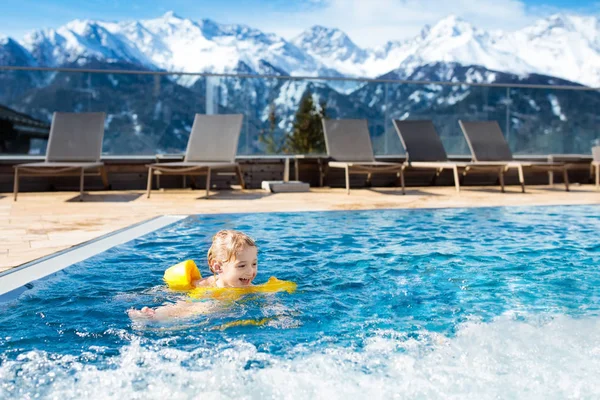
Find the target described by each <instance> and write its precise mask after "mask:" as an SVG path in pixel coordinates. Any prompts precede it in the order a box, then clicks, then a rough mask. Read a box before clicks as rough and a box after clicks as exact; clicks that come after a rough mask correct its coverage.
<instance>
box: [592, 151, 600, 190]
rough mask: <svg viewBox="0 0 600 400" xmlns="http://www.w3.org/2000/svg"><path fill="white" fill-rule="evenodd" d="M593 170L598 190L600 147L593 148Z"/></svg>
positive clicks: (599, 184) (599, 181)
mask: <svg viewBox="0 0 600 400" xmlns="http://www.w3.org/2000/svg"><path fill="white" fill-rule="evenodd" d="M592 157H593V160H592V168H594V170H595V172H596V189H600V146H594V147H592Z"/></svg>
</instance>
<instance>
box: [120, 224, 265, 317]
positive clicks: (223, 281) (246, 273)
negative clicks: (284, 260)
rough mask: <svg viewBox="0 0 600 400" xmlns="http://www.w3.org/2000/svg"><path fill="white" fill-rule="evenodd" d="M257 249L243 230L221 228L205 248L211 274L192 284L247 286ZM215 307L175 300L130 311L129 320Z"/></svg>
mask: <svg viewBox="0 0 600 400" xmlns="http://www.w3.org/2000/svg"><path fill="white" fill-rule="evenodd" d="M257 255H258V249H257V248H256V244H255V243H254V240H252V238H250V237H249V236H247V235H246V234H244V233H242V232H237V231H233V230H222V231H219V232H217V234H216V235H215V236H214V237H213V242H212V245H211V246H210V249H209V250H208V257H207V258H208V267H209V268H210V270H211V271H212V273H213V276H211V277H208V278H204V279H200V280H196V281H194V282H193V283H192V285H193V286H194V287H221V288H223V287H248V286H252V281H253V280H254V278H255V277H256V273H257V271H258V260H257ZM217 309H218V304H216V303H215V302H191V301H178V302H177V303H175V304H170V305H167V306H162V307H158V308H156V309H151V308H149V307H144V308H142V309H141V310H133V309H131V310H129V311H128V314H129V316H130V317H131V318H132V319H140V318H143V319H168V318H172V317H186V316H192V315H196V314H206V313H210V312H213V311H216V310H217Z"/></svg>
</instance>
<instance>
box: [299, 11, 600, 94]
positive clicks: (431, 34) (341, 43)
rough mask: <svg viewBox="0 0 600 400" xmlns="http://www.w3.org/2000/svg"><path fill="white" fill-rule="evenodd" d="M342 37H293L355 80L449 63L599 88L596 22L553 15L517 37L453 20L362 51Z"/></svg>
mask: <svg viewBox="0 0 600 400" xmlns="http://www.w3.org/2000/svg"><path fill="white" fill-rule="evenodd" d="M342 35H343V34H341V33H339V32H337V31H335V30H324V29H322V28H320V27H315V28H311V29H309V30H307V31H306V32H304V33H302V34H301V35H300V36H298V37H297V38H295V39H294V43H296V44H298V45H300V46H301V47H302V48H303V49H304V50H305V51H306V52H307V53H309V54H310V55H312V56H313V57H315V58H316V59H318V60H319V61H321V62H322V63H323V64H326V65H333V66H335V67H336V68H337V69H338V70H340V71H343V72H344V73H345V74H348V75H354V76H370V77H373V76H378V75H382V74H384V73H387V72H388V71H391V70H397V71H400V70H404V71H405V74H404V76H409V75H411V74H412V72H413V71H415V70H416V69H417V68H418V67H420V66H422V65H427V64H431V63H438V62H446V63H458V64H462V65H480V66H483V67H485V68H487V69H491V70H496V71H502V72H508V73H515V74H519V75H524V74H530V73H537V74H543V75H551V76H556V77H558V78H562V79H567V80H570V81H573V82H579V83H581V84H584V85H589V86H595V87H597V86H600V20H599V19H598V18H597V17H591V16H590V17H582V16H571V15H553V16H551V17H548V18H545V19H541V20H539V21H537V22H536V23H535V24H534V25H532V26H529V27H526V28H524V29H521V30H518V31H516V32H502V31H493V32H488V31H485V30H482V29H478V28H476V27H474V26H472V25H471V24H469V23H468V22H466V21H464V20H462V19H460V18H458V17H456V16H449V17H447V18H445V19H443V20H441V21H439V22H438V23H437V24H435V25H434V26H432V27H428V26H426V27H425V28H424V29H423V30H422V31H421V33H420V34H419V35H417V36H416V37H414V38H411V39H409V40H406V41H402V42H389V43H387V44H386V45H385V46H383V47H381V48H377V49H360V48H358V47H357V46H356V45H355V44H354V43H352V41H351V40H350V39H347V40H346V38H347V37H345V35H344V36H342ZM311 39H312V40H311ZM336 39H337V40H336ZM327 41H329V42H330V43H335V44H336V45H337V46H338V47H337V48H326V50H323V49H324V47H323V45H322V42H327ZM348 55H351V56H350V57H349V56H348Z"/></svg>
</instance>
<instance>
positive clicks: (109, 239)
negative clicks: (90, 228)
mask: <svg viewBox="0 0 600 400" xmlns="http://www.w3.org/2000/svg"><path fill="white" fill-rule="evenodd" d="M188 216H189V215H162V216H158V217H154V218H151V219H149V220H146V221H142V222H138V223H137V224H133V225H130V226H127V227H125V228H123V229H119V230H116V231H114V232H111V233H107V234H105V235H102V236H100V237H97V238H95V239H92V240H89V241H87V242H83V243H80V244H78V245H75V246H73V247H69V248H68V249H65V250H62V251H59V252H56V253H53V254H50V255H48V256H45V257H42V258H38V259H36V260H33V261H30V262H28V263H25V264H22V265H20V266H18V267H15V268H12V269H9V270H6V271H4V272H0V303H2V302H5V301H9V300H12V299H14V298H16V297H17V296H19V295H20V294H21V293H23V292H24V291H25V290H27V289H29V288H31V285H30V283H31V282H33V281H36V280H39V279H42V278H45V277H47V276H49V275H52V274H55V273H56V272H58V271H61V270H63V269H65V268H67V267H68V266H70V265H73V264H76V263H78V262H81V261H83V260H86V259H88V258H90V257H93V256H95V255H96V254H100V253H102V252H104V251H106V250H108V249H110V248H112V247H114V246H118V245H121V244H123V243H127V242H129V241H131V240H134V239H137V238H138V237H140V236H143V235H146V234H148V233H151V232H154V231H156V230H158V229H160V228H164V227H166V226H168V225H171V224H174V223H176V222H179V221H181V220H182V219H185V218H187V217H188Z"/></svg>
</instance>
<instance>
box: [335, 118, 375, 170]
mask: <svg viewBox="0 0 600 400" xmlns="http://www.w3.org/2000/svg"><path fill="white" fill-rule="evenodd" d="M323 132H324V133H325V146H326V147H327V154H328V155H329V156H330V157H331V158H333V159H334V160H338V161H357V162H360V161H366V162H370V161H375V157H374V156H373V147H372V145H371V137H370V136H369V125H368V124H367V120H365V119H329V120H323Z"/></svg>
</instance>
